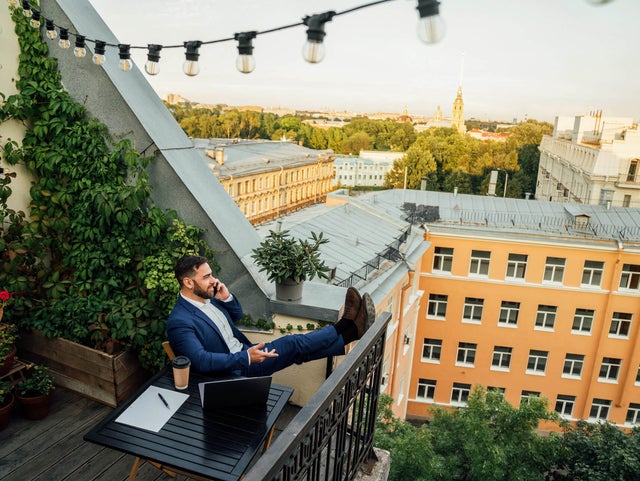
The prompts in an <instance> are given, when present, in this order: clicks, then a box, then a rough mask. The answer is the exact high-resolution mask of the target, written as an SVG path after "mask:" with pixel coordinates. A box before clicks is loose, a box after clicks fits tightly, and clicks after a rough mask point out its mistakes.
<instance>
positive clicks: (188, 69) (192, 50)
mask: <svg viewBox="0 0 640 481" xmlns="http://www.w3.org/2000/svg"><path fill="white" fill-rule="evenodd" d="M201 45H202V42H200V41H199V40H192V41H189V42H184V47H185V48H186V49H187V51H186V52H185V61H184V63H183V64H182V71H183V72H184V73H185V74H186V75H188V76H189V77H194V76H196V75H198V74H199V73H200V65H198V58H199V57H200V54H199V53H198V50H199V49H200V46H201Z"/></svg>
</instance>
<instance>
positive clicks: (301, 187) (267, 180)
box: [194, 139, 334, 225]
mask: <svg viewBox="0 0 640 481" xmlns="http://www.w3.org/2000/svg"><path fill="white" fill-rule="evenodd" d="M194 144H195V147H196V149H198V150H199V151H202V152H203V153H204V155H205V156H206V158H207V161H208V165H209V168H210V169H211V171H212V172H213V173H214V174H215V175H216V177H217V178H218V180H219V181H220V183H221V184H222V186H223V187H224V189H225V190H226V191H227V192H228V193H229V195H230V196H231V198H232V199H233V201H234V202H235V203H236V204H237V205H238V207H239V208H240V210H241V211H242V213H243V214H244V215H245V217H246V218H247V219H248V220H249V222H251V223H252V224H254V225H255V224H259V223H261V222H264V221H267V220H269V219H273V218H275V217H279V216H281V215H284V214H287V213H289V212H292V211H295V210H298V209H301V208H303V207H306V206H308V205H311V204H316V203H318V202H324V200H325V198H326V195H327V193H328V192H330V191H331V190H332V184H333V162H334V156H333V151H331V150H313V149H308V148H306V147H302V146H300V145H298V144H295V143H292V142H286V141H270V140H237V139H233V140H225V139H194Z"/></svg>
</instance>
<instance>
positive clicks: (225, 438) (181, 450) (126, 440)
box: [84, 366, 293, 481]
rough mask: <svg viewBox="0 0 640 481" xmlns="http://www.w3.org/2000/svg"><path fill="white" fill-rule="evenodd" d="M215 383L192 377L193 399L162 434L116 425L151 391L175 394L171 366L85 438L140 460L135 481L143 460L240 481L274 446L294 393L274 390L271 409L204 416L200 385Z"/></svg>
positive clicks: (246, 408) (231, 410) (196, 474)
mask: <svg viewBox="0 0 640 481" xmlns="http://www.w3.org/2000/svg"><path fill="white" fill-rule="evenodd" d="M212 379H213V378H211V377H206V376H203V375H199V374H195V373H191V376H190V377H189V387H188V389H187V390H186V391H184V392H185V393H188V394H189V399H187V400H186V401H185V403H184V404H183V405H182V406H181V407H180V409H178V411H177V412H176V413H175V414H174V415H173V416H172V417H171V419H170V420H169V421H168V422H167V423H166V424H165V425H164V426H163V427H162V429H161V430H160V431H159V432H157V433H156V432H152V431H147V430H145V429H140V428H136V427H134V426H129V425H127V424H122V423H117V422H115V419H116V418H117V417H118V416H119V415H120V414H121V413H122V412H123V411H124V410H125V409H127V407H128V406H129V405H130V404H131V403H132V402H134V401H135V400H136V399H137V398H138V397H139V396H140V395H141V394H142V393H143V392H144V391H145V390H146V389H147V388H148V387H149V386H152V385H153V386H157V387H160V388H164V389H174V387H173V374H172V372H171V369H170V367H169V366H167V367H166V368H165V369H163V370H162V371H160V372H159V373H158V374H156V375H155V376H154V377H153V378H151V379H150V380H149V381H147V383H146V384H145V385H144V386H142V387H141V388H140V389H139V390H138V391H137V392H136V393H135V394H134V395H133V396H131V397H130V398H129V399H127V401H125V402H124V403H123V404H122V405H120V406H118V407H117V408H116V409H114V410H113V411H112V412H111V413H110V414H109V415H108V416H106V417H105V418H104V419H103V420H102V421H101V422H100V423H98V424H97V425H96V426H95V427H94V428H93V429H91V431H89V432H88V433H87V434H85V436H84V440H85V441H90V442H93V443H97V444H100V445H102V446H107V447H109V448H113V449H117V450H119V451H123V452H125V453H129V454H132V455H134V456H136V457H137V458H139V459H136V461H135V462H134V466H133V468H132V470H131V474H130V476H129V479H130V480H131V481H132V480H133V479H135V476H136V474H137V471H138V468H139V466H140V463H141V460H147V461H149V462H152V464H154V465H155V466H156V467H159V468H161V469H168V470H170V471H173V472H178V473H183V474H185V475H186V476H189V477H192V478H195V479H198V478H201V479H202V478H207V479H214V480H219V481H237V480H238V479H240V477H241V476H242V474H243V473H244V471H245V470H246V469H247V467H248V466H249V464H250V463H251V461H252V460H253V458H254V457H255V456H256V454H257V453H258V451H259V450H260V449H261V447H263V445H264V444H265V442H267V443H268V441H269V440H270V437H271V433H272V430H273V428H274V426H275V422H276V420H277V419H278V416H279V415H280V413H281V412H282V410H283V409H284V408H285V406H286V404H287V402H288V401H289V398H290V397H291V394H292V393H293V389H292V388H290V387H286V386H280V385H277V384H272V385H271V391H270V392H269V400H268V401H267V403H266V405H262V406H244V407H242V408H240V407H238V408H225V409H220V410H217V411H214V412H210V411H203V410H202V407H201V405H200V394H199V391H198V383H200V382H205V381H211V380H212Z"/></svg>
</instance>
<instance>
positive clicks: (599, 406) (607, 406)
mask: <svg viewBox="0 0 640 481" xmlns="http://www.w3.org/2000/svg"><path fill="white" fill-rule="evenodd" d="M594 410H597V415H595V416H594ZM603 410H604V411H605V416H604V417H603V416H601V414H602V411H603ZM610 410H611V400H609V399H602V398H593V401H591V407H590V408H589V420H590V421H608V420H609V411H610Z"/></svg>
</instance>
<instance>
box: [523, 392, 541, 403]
mask: <svg viewBox="0 0 640 481" xmlns="http://www.w3.org/2000/svg"><path fill="white" fill-rule="evenodd" d="M534 397H537V398H539V397H540V393H539V392H537V391H522V394H520V404H524V403H528V402H529V399H531V398H534Z"/></svg>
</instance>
